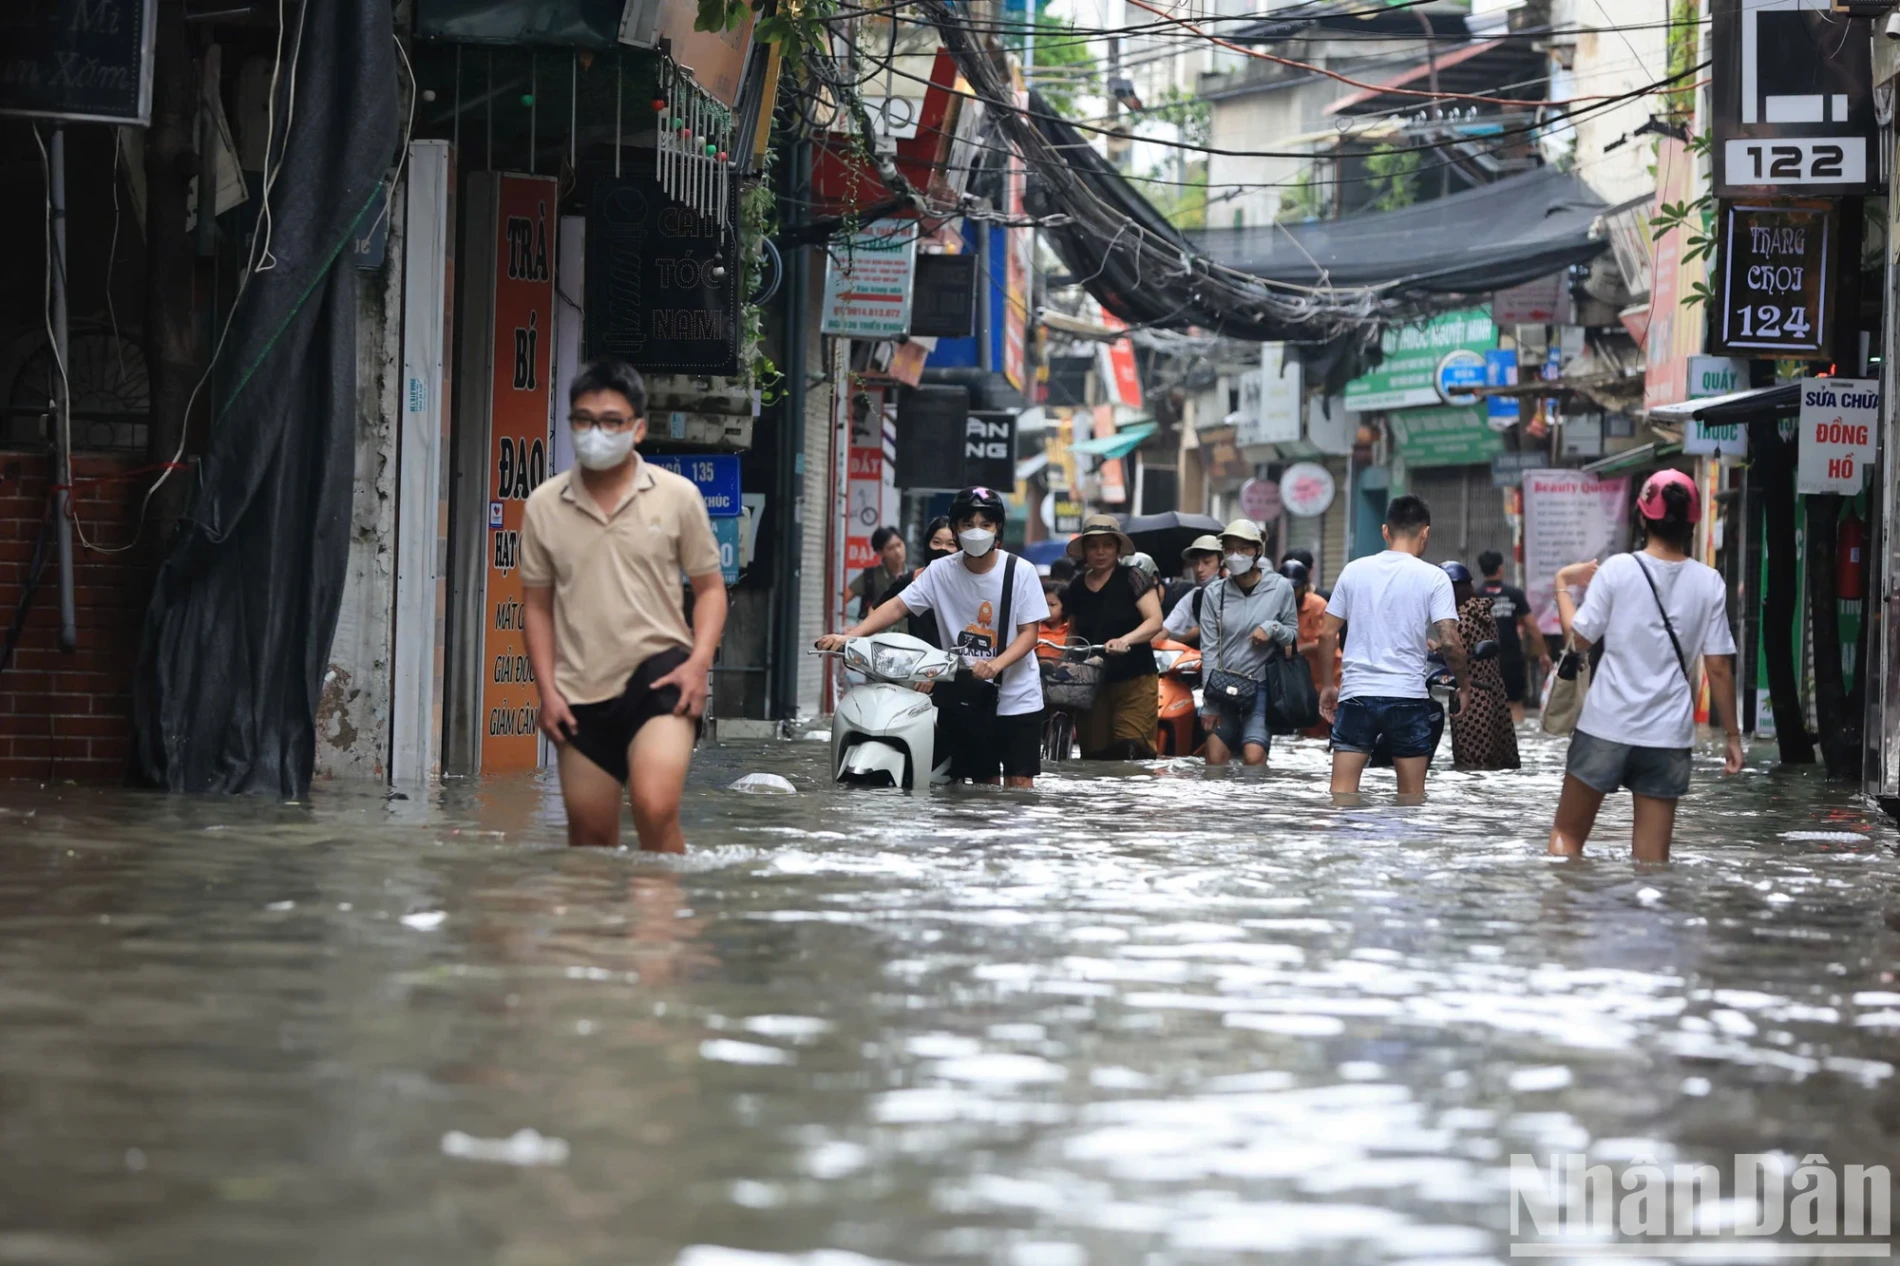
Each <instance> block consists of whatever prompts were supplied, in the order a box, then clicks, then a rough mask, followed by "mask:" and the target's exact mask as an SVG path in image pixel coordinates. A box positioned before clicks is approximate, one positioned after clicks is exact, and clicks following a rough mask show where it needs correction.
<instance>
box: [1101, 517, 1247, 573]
mask: <svg viewBox="0 0 1900 1266" xmlns="http://www.w3.org/2000/svg"><path fill="white" fill-rule="evenodd" d="M1225 526H1226V525H1225V524H1223V523H1222V522H1221V521H1220V520H1219V519H1217V518H1215V517H1214V516H1213V515H1211V514H1182V513H1181V512H1180V511H1179V510H1169V511H1168V512H1167V513H1165V514H1137V515H1134V516H1132V517H1130V518H1128V519H1126V520H1124V521H1123V522H1122V531H1124V532H1126V533H1128V535H1129V537H1130V538H1131V539H1132V540H1133V541H1134V542H1135V548H1136V549H1138V550H1142V551H1145V552H1146V553H1148V554H1151V555H1153V556H1154V560H1155V562H1157V563H1159V564H1160V566H1161V574H1162V575H1164V576H1172V575H1173V574H1174V573H1175V572H1176V571H1177V570H1178V569H1179V568H1180V566H1181V551H1182V550H1184V549H1186V548H1187V547H1188V546H1189V545H1190V544H1191V543H1192V542H1193V540H1194V538H1195V537H1197V536H1207V535H1209V534H1212V535H1214V536H1219V535H1220V530H1221V528H1223V527H1225Z"/></svg>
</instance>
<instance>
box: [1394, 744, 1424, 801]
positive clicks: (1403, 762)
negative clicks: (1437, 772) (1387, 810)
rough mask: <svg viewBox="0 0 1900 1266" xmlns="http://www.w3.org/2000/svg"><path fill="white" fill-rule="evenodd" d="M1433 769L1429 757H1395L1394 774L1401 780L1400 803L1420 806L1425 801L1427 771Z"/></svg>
mask: <svg viewBox="0 0 1900 1266" xmlns="http://www.w3.org/2000/svg"><path fill="white" fill-rule="evenodd" d="M1431 767H1432V758H1431V757H1429V756H1395V757H1393V758H1392V772H1393V773H1395V774H1397V775H1398V779H1399V803H1400V804H1420V803H1422V802H1423V801H1424V799H1425V771H1426V770H1428V769H1430V768H1431Z"/></svg>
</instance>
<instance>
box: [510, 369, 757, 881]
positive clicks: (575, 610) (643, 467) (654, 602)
mask: <svg viewBox="0 0 1900 1266" xmlns="http://www.w3.org/2000/svg"><path fill="white" fill-rule="evenodd" d="M567 399H568V418H567V420H568V424H569V425H570V426H572V427H573V429H574V459H575V466H574V469H572V470H569V471H565V472H563V473H561V474H559V475H556V476H554V477H553V478H552V479H549V480H547V481H546V482H545V483H543V484H542V485H541V486H540V487H539V488H536V489H535V490H534V493H533V495H531V496H530V497H529V498H528V505H527V509H526V511H525V512H524V515H523V519H522V525H521V583H522V585H523V586H524V588H525V590H526V595H525V597H526V603H525V605H526V612H525V614H526V628H525V632H526V634H527V640H528V662H529V664H530V665H531V666H532V667H533V669H534V677H535V682H536V684H537V685H538V686H539V687H540V690H541V719H540V725H541V729H542V731H543V732H544V733H545V734H546V735H547V736H548V737H549V738H550V739H552V740H554V742H555V743H556V744H558V745H559V747H560V769H561V799H562V800H563V801H565V802H566V805H567V842H568V843H569V844H587V845H595V846H598V847H602V848H613V847H614V846H616V845H618V844H619V843H620V792H621V788H622V787H623V786H624V787H625V788H626V789H627V793H628V794H627V799H628V801H629V802H630V803H631V805H632V807H633V825H634V828H635V829H636V830H637V831H638V832H639V834H640V847H641V848H644V849H649V850H652V851H654V852H661V853H683V852H685V851H686V841H685V839H684V837H682V836H681V834H680V819H679V810H680V794H681V792H682V791H683V790H684V789H685V786H686V770H687V767H688V765H690V764H691V762H692V758H693V744H694V742H695V740H696V739H697V738H698V733H699V717H700V714H701V713H703V712H704V711H705V709H706V687H707V674H708V672H709V671H710V670H711V668H712V661H713V652H714V651H715V650H717V649H718V647H719V636H720V634H721V633H722V632H723V631H724V629H725V625H726V586H725V580H724V578H723V577H722V576H721V575H720V572H719V545H718V543H717V542H716V541H715V540H714V539H713V530H712V520H710V519H709V518H707V516H706V502H705V500H704V499H703V498H702V497H701V496H700V495H699V489H697V488H695V487H694V486H693V485H692V483H691V482H690V481H689V480H686V479H683V478H681V477H680V476H679V475H676V474H674V473H673V472H672V471H669V470H658V469H655V468H654V467H653V466H652V465H650V464H649V463H647V462H644V461H642V460H640V455H639V454H638V453H636V452H635V451H634V445H636V444H638V443H639V442H640V441H641V440H644V439H645V438H646V434H647V419H646V401H647V392H646V384H645V383H644V382H642V381H641V380H640V375H639V373H638V371H636V370H634V369H632V368H631V367H629V366H627V365H623V364H621V363H619V362H617V361H595V362H593V363H592V364H589V365H583V366H582V367H581V371H580V373H579V374H578V375H576V376H575V378H574V381H573V383H572V385H570V386H569V387H568V392H567ZM682 572H684V573H685V574H686V576H687V578H688V579H690V580H691V581H692V585H693V622H692V626H691V627H690V628H688V626H687V623H686V613H685V611H684V609H683V604H682V603H681V600H680V574H681V573H682Z"/></svg>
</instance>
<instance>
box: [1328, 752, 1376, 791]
mask: <svg viewBox="0 0 1900 1266" xmlns="http://www.w3.org/2000/svg"><path fill="white" fill-rule="evenodd" d="M1371 759H1372V756H1371V753H1369V752H1334V753H1333V794H1334V795H1336V796H1352V795H1357V794H1359V776H1360V775H1361V774H1363V773H1365V772H1366V762H1367V761H1368V760H1371Z"/></svg>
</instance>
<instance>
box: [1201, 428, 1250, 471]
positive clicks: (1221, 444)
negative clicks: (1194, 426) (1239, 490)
mask: <svg viewBox="0 0 1900 1266" xmlns="http://www.w3.org/2000/svg"><path fill="white" fill-rule="evenodd" d="M1201 473H1202V474H1204V475H1205V476H1206V477H1207V478H1209V479H1211V480H1213V481H1214V482H1215V483H1222V484H1238V483H1239V482H1240V481H1241V480H1243V479H1245V478H1247V476H1248V475H1250V474H1252V473H1253V465H1252V463H1250V462H1248V461H1247V459H1246V458H1244V457H1242V456H1241V455H1240V449H1239V447H1238V446H1236V445H1235V443H1234V428H1233V427H1231V426H1224V427H1222V428H1220V429H1219V430H1217V431H1208V432H1207V433H1205V434H1204V435H1202V436H1201Z"/></svg>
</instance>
